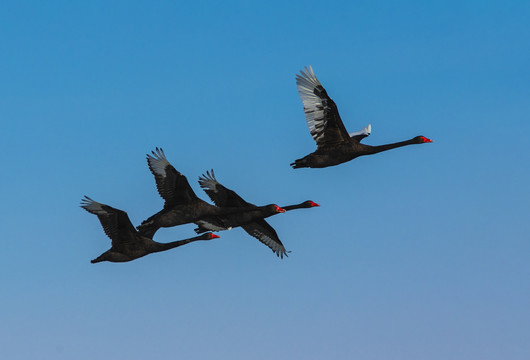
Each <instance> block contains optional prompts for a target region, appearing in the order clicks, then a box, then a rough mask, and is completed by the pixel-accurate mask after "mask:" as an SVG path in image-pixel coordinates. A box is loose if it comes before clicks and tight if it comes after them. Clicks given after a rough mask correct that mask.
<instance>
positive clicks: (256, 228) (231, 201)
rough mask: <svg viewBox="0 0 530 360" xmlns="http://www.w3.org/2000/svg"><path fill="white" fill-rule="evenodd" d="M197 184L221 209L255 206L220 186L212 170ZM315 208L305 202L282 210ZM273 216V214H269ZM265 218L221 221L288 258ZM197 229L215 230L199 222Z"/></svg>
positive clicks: (236, 217)
mask: <svg viewBox="0 0 530 360" xmlns="http://www.w3.org/2000/svg"><path fill="white" fill-rule="evenodd" d="M199 184H200V185H201V187H202V188H203V190H204V191H205V192H206V194H208V196H209V197H210V199H211V200H212V201H213V202H214V203H215V205H217V206H221V207H225V206H226V207H255V206H256V205H254V204H251V203H249V202H247V201H245V200H243V198H242V197H241V196H239V195H238V194H237V193H236V192H234V191H233V190H230V189H228V188H226V187H224V186H223V185H222V184H220V183H219V182H218V181H217V179H216V178H215V174H214V172H213V170H212V171H211V173H210V172H209V171H207V172H206V175H205V174H203V175H202V177H199ZM315 206H320V205H318V204H317V203H315V202H313V201H311V200H307V201H304V202H303V203H300V204H296V205H289V206H283V207H282V208H283V209H285V210H286V211H289V210H295V209H304V208H311V207H315ZM271 215H274V214H271ZM264 218H265V216H264V217H262V218H260V219H255V218H254V219H248V218H245V216H244V214H234V215H227V216H223V217H222V220H223V222H225V223H227V224H230V226H231V227H237V226H241V227H242V228H243V229H244V230H245V231H246V232H247V233H249V234H250V235H251V236H253V237H255V238H257V239H258V240H259V241H261V242H262V243H264V244H265V245H267V246H268V247H269V248H270V249H271V250H272V251H273V252H274V253H275V254H276V255H277V256H279V257H281V258H282V259H283V256H284V255H285V256H288V255H287V253H288V251H287V250H286V249H285V247H284V246H283V244H282V242H281V240H280V238H279V237H278V234H277V233H276V231H275V230H274V228H273V227H272V226H270V225H269V224H268V223H267V222H266V221H265V219H264ZM197 224H198V225H199V227H198V228H197V229H195V232H196V233H198V234H200V233H203V232H206V231H216V229H213V228H211V227H209V226H207V225H206V224H201V222H197Z"/></svg>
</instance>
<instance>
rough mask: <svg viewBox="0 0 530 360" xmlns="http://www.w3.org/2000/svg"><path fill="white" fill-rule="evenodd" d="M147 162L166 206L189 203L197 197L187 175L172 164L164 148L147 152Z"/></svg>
mask: <svg viewBox="0 0 530 360" xmlns="http://www.w3.org/2000/svg"><path fill="white" fill-rule="evenodd" d="M147 164H148V165H149V170H151V172H152V173H153V175H154V176H155V180H156V188H157V189H158V193H159V194H160V196H161V197H162V198H163V199H164V200H165V204H164V208H168V207H172V206H175V205H181V204H189V203H190V202H191V201H193V200H194V199H196V198H197V195H195V192H194V191H193V189H192V188H191V186H190V184H189V182H188V179H187V178H186V176H184V175H182V174H181V173H180V172H178V171H177V170H176V169H175V168H174V167H173V165H171V163H170V162H169V161H168V160H167V158H166V155H165V154H164V150H162V148H160V149H159V148H156V150H155V151H152V155H150V154H147Z"/></svg>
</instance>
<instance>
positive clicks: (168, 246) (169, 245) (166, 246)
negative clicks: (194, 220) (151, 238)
mask: <svg viewBox="0 0 530 360" xmlns="http://www.w3.org/2000/svg"><path fill="white" fill-rule="evenodd" d="M198 240H204V239H203V238H202V236H197V237H194V238H190V239H184V240H178V241H172V242H168V243H159V242H155V244H156V245H155V246H154V249H153V252H160V251H166V250H170V249H174V248H176V247H179V246H182V245H186V244H189V243H191V242H194V241H198Z"/></svg>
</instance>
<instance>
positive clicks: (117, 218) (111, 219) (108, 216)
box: [81, 196, 137, 246]
mask: <svg viewBox="0 0 530 360" xmlns="http://www.w3.org/2000/svg"><path fill="white" fill-rule="evenodd" d="M81 207H82V208H83V209H85V210H86V211H88V212H89V213H91V214H94V215H97V217H98V219H99V221H100V222H101V225H102V226H103V230H105V234H107V236H108V237H109V238H110V239H111V240H112V246H117V245H120V244H123V243H126V242H131V241H133V239H135V238H136V237H135V235H136V234H137V232H136V229H135V228H134V226H133V224H132V223H131V220H130V219H129V216H128V215H127V213H126V212H125V211H123V210H119V209H115V208H113V207H111V206H108V205H105V204H101V203H98V202H97V201H94V200H92V199H91V198H89V197H88V196H85V198H84V199H82V200H81Z"/></svg>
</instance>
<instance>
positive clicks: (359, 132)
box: [349, 124, 372, 137]
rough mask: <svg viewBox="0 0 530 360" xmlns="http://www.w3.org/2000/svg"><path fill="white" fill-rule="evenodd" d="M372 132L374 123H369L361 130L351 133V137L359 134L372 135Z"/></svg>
mask: <svg viewBox="0 0 530 360" xmlns="http://www.w3.org/2000/svg"><path fill="white" fill-rule="evenodd" d="M371 133H372V124H368V126H367V127H365V128H364V129H362V130H361V131H356V132H352V133H350V134H349V135H350V137H353V136H357V135H364V136H370V134H371Z"/></svg>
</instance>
